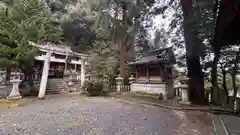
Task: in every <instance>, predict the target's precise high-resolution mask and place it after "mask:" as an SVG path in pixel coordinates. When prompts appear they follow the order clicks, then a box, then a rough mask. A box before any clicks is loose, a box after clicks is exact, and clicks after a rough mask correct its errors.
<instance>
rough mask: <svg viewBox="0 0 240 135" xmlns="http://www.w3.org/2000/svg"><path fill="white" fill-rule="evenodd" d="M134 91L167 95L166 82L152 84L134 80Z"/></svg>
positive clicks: (132, 88)
mask: <svg viewBox="0 0 240 135" xmlns="http://www.w3.org/2000/svg"><path fill="white" fill-rule="evenodd" d="M131 91H132V92H143V93H149V94H161V93H162V94H163V96H164V97H166V94H167V92H166V85H165V84H150V83H138V82H133V83H132V84H131Z"/></svg>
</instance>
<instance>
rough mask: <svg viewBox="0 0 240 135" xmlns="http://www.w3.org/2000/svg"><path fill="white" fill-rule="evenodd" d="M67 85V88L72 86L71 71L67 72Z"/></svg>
mask: <svg viewBox="0 0 240 135" xmlns="http://www.w3.org/2000/svg"><path fill="white" fill-rule="evenodd" d="M67 85H68V86H69V87H72V86H73V85H74V83H73V72H72V71H69V74H68V83H67Z"/></svg>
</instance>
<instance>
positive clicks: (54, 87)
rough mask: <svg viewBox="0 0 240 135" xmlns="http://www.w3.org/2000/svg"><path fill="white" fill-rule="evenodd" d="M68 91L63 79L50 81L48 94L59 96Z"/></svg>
mask: <svg viewBox="0 0 240 135" xmlns="http://www.w3.org/2000/svg"><path fill="white" fill-rule="evenodd" d="M66 89H67V87H66V85H65V82H64V80H63V79H48V84H47V91H46V93H47V94H59V93H60V92H61V91H64V90H66Z"/></svg>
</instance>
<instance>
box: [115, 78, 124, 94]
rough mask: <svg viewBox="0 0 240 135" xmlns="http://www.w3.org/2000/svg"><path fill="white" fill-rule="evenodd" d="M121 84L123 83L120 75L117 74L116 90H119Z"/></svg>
mask: <svg viewBox="0 0 240 135" xmlns="http://www.w3.org/2000/svg"><path fill="white" fill-rule="evenodd" d="M122 84H123V78H122V77H121V76H120V75H118V77H117V78H116V85H117V86H116V87H117V92H121V86H122Z"/></svg>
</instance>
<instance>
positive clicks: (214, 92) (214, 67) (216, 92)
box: [211, 50, 220, 104]
mask: <svg viewBox="0 0 240 135" xmlns="http://www.w3.org/2000/svg"><path fill="white" fill-rule="evenodd" d="M214 53H215V56H214V59H213V64H212V72H211V76H212V103H214V104H218V101H219V86H218V79H217V78H218V75H217V64H218V61H219V56H220V55H219V54H220V51H219V50H216V51H215V52H214Z"/></svg>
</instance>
